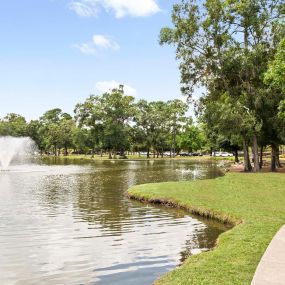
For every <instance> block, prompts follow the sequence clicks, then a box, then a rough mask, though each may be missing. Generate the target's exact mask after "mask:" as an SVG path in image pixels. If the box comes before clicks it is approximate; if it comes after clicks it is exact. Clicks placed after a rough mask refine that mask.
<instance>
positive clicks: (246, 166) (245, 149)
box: [243, 138, 252, 172]
mask: <svg viewBox="0 0 285 285" xmlns="http://www.w3.org/2000/svg"><path fill="white" fill-rule="evenodd" d="M243 156H244V171H245V172H250V171H252V166H251V164H250V159H249V153H248V143H247V140H246V139H245V138H244V139H243Z"/></svg>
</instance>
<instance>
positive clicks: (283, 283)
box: [251, 226, 285, 285]
mask: <svg viewBox="0 0 285 285" xmlns="http://www.w3.org/2000/svg"><path fill="white" fill-rule="evenodd" d="M251 285H285V226H283V227H282V228H281V229H280V230H279V231H278V233H277V234H276V235H275V237H274V238H273V239H272V241H271V243H270V244H269V246H268V248H267V250H266V251H265V253H264V255H263V257H262V258H261V260H260V263H259V265H258V267H257V269H256V272H255V275H254V277H253V280H252V283H251Z"/></svg>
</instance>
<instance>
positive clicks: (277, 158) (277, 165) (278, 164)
mask: <svg viewBox="0 0 285 285" xmlns="http://www.w3.org/2000/svg"><path fill="white" fill-rule="evenodd" d="M279 155H280V151H279V145H277V146H276V167H278V168H282V165H281V162H280V157H279Z"/></svg>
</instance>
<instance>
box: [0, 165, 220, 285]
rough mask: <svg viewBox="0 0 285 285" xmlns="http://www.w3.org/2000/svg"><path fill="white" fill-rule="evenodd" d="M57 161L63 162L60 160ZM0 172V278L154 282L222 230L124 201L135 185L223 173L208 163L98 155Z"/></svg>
mask: <svg viewBox="0 0 285 285" xmlns="http://www.w3.org/2000/svg"><path fill="white" fill-rule="evenodd" d="M61 163H62V164H65V163H64V162H62V161H61ZM11 170H12V171H11V172H7V173H1V174H0V252H1V255H0V284H3V285H10V284H17V285H18V284H19V285H22V284H23V285H26V284H36V285H40V284H45V285H49V284H69V285H71V284H76V285H79V284H116V285H117V284H118V285H119V284H122V285H123V284H124V285H128V284H139V285H144V284H151V283H152V282H153V281H154V280H155V279H156V278H157V277H159V276H160V275H162V274H163V273H165V272H167V271H169V270H170V269H172V268H174V267H175V266H177V265H179V264H181V262H182V261H183V260H184V259H185V258H186V257H187V256H189V255H191V254H195V253H198V252H201V251H203V250H207V249H208V248H211V247H213V246H214V244H215V240H216V238H217V236H218V235H219V234H220V233H221V232H223V231H224V230H225V229H224V228H223V227H222V226H221V225H218V224H215V223H213V222H206V223H205V221H201V220H198V219H197V218H193V217H191V216H189V215H187V214H186V213H185V212H183V211H178V210H171V209H164V208H161V207H154V206H150V205H145V204H141V203H138V202H133V201H129V200H128V199H127V198H126V197H125V196H124V192H125V191H126V190H127V189H128V187H130V186H132V185H134V184H141V183H147V182H159V181H173V180H190V179H200V178H206V177H216V176H218V175H221V173H220V172H219V170H218V169H217V168H216V167H215V165H212V164H200V165H195V164H190V163H189V162H182V161H179V162H173V161H172V162H169V161H160V162H159V161H155V162H149V161H140V162H133V161H118V162H115V163H111V162H110V161H101V162H100V161H99V162H96V163H94V164H92V165H81V166H80V165H77V166H76V165H50V166H47V165H41V166H25V167H23V166H21V167H20V168H17V167H13V168H12V169H11Z"/></svg>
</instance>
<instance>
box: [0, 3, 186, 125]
mask: <svg viewBox="0 0 285 285" xmlns="http://www.w3.org/2000/svg"><path fill="white" fill-rule="evenodd" d="M175 2H176V1H172V0H169V1H163V0H158V1H155V0H74V1H72V0H9V1H3V3H1V10H0V37H1V45H0V78H1V80H0V99H1V104H0V117H1V116H4V115H5V114H6V113H10V112H15V113H19V114H22V115H24V116H25V117H26V118H27V119H28V120H29V119H35V118H38V117H39V116H40V115H42V114H43V112H44V111H46V110H48V109H51V108H54V107H59V108H62V109H63V110H64V111H66V112H70V113H72V111H73V109H74V106H75V104H76V103H78V102H83V101H84V100H85V98H87V97H88V96H89V95H90V94H100V93H102V92H103V91H104V89H106V88H110V86H112V85H113V84H114V82H117V83H123V84H125V85H126V90H127V91H128V92H129V93H131V95H135V97H136V98H145V99H147V100H169V99H173V98H179V97H180V96H181V94H180V90H179V70H178V63H177V61H175V49H174V47H167V46H164V47H161V46H160V45H159V44H158V35H159V31H160V29H161V28H162V27H164V26H169V25H171V22H170V19H171V8H172V5H173V4H174V3H175Z"/></svg>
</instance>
